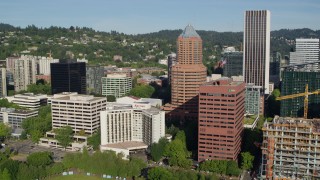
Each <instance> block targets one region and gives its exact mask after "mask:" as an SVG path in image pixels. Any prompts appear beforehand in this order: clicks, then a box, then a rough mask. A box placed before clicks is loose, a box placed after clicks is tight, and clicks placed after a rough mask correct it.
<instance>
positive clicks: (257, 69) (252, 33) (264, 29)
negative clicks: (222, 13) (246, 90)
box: [243, 10, 270, 94]
mask: <svg viewBox="0 0 320 180" xmlns="http://www.w3.org/2000/svg"><path fill="white" fill-rule="evenodd" d="M243 45H244V46H243V76H244V80H245V82H246V83H253V84H254V85H256V86H261V87H262V88H263V90H264V92H265V94H269V65H270V64H269V62H270V11H268V10H259V11H246V12H245V14H244V33H243Z"/></svg>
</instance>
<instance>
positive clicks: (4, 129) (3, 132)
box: [0, 123, 11, 140]
mask: <svg viewBox="0 0 320 180" xmlns="http://www.w3.org/2000/svg"><path fill="white" fill-rule="evenodd" d="M10 134H11V128H10V127H9V126H7V125H6V124H4V123H0V140H4V139H5V138H7V137H8V136H10Z"/></svg>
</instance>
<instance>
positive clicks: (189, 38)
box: [164, 25, 207, 119]
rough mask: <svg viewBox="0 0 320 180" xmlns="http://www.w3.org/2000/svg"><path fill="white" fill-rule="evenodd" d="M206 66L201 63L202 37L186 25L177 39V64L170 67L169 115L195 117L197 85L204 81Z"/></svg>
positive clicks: (196, 115) (196, 113) (196, 112)
mask: <svg viewBox="0 0 320 180" xmlns="http://www.w3.org/2000/svg"><path fill="white" fill-rule="evenodd" d="M206 76H207V68H206V67H205V66H204V65H203V64H202V39H201V37H200V36H199V35H198V33H197V32H196V31H195V30H194V28H193V27H192V26H191V25H188V26H187V27H186V28H185V29H184V31H183V32H182V33H181V35H180V36H179V37H178V39H177V64H176V65H174V66H172V69H171V104H169V105H166V106H165V107H164V110H166V111H167V112H168V113H169V115H171V116H175V117H179V118H182V119H183V118H186V117H190V118H193V119H197V117H198V93H199V86H200V85H201V84H203V83H205V82H206Z"/></svg>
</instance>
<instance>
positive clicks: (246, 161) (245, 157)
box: [241, 152, 254, 170]
mask: <svg viewBox="0 0 320 180" xmlns="http://www.w3.org/2000/svg"><path fill="white" fill-rule="evenodd" d="M253 161H254V156H253V155H251V153H250V152H242V153H241V168H242V169H245V170H248V169H251V168H252V167H253Z"/></svg>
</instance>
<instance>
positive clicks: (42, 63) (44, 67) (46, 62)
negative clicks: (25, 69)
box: [38, 57, 59, 75]
mask: <svg viewBox="0 0 320 180" xmlns="http://www.w3.org/2000/svg"><path fill="white" fill-rule="evenodd" d="M58 62H59V59H53V58H51V57H40V58H39V60H38V64H39V73H38V74H41V75H50V74H51V69H50V64H51V63H58Z"/></svg>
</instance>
